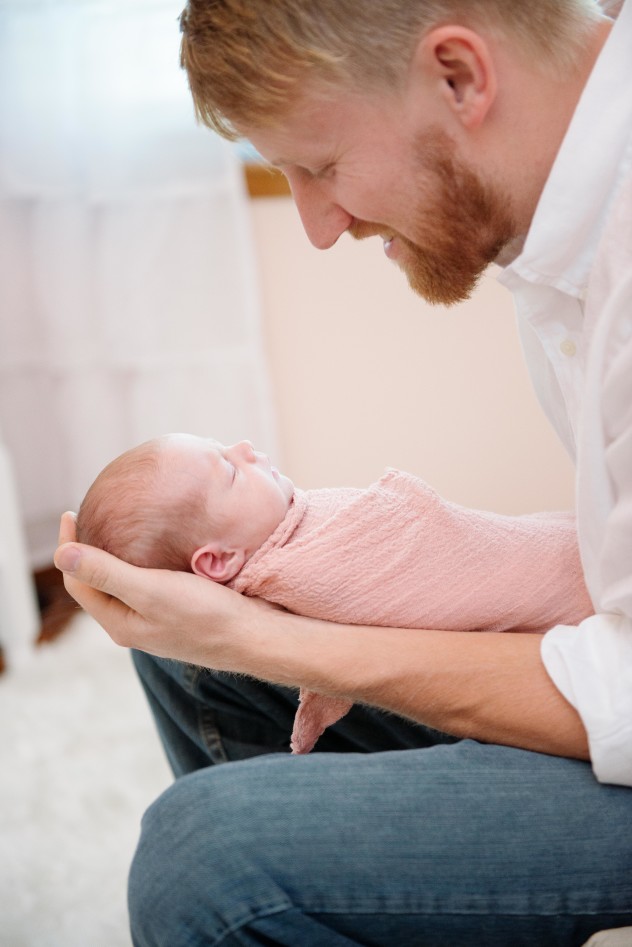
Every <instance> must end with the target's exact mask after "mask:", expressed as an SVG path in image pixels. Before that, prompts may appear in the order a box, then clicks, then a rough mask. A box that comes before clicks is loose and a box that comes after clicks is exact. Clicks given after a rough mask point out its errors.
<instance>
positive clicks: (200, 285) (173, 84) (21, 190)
mask: <svg viewBox="0 0 632 947" xmlns="http://www.w3.org/2000/svg"><path fill="white" fill-rule="evenodd" d="M183 2H184V0H177V2H173V0H119V2H113V0H101V2H98V0H74V2H71V0H48V2H46V0H0V430H2V431H3V434H4V440H5V443H6V444H7V446H8V448H9V450H10V453H11V455H12V458H13V464H14V467H15V469H16V472H17V481H18V485H19V494H20V501H21V506H22V510H23V515H24V519H25V521H26V533H27V537H28V545H29V555H30V559H31V564H32V565H39V564H43V563H45V562H48V561H50V558H51V554H52V551H53V548H54V543H55V534H56V530H57V522H58V519H59V514H60V512H61V511H62V510H64V509H65V508H74V507H76V505H77V503H78V501H79V500H80V498H81V496H82V495H83V492H84V491H85V489H86V488H87V486H88V485H89V483H90V482H91V480H92V479H93V477H94V476H95V475H96V473H97V472H98V470H99V469H100V468H101V466H102V465H103V464H105V463H106V462H107V461H109V460H110V459H111V458H112V457H113V456H114V455H115V454H117V453H119V452H120V451H121V450H124V449H125V448H127V447H129V446H131V445H133V444H134V443H136V442H138V441H140V440H143V439H145V438H147V437H150V436H153V435H155V434H158V433H163V432H167V431H173V430H187V431H192V432H195V433H208V434H212V435H214V436H217V437H218V438H220V439H223V440H228V441H230V440H232V439H236V438H241V437H250V438H251V439H252V440H253V441H255V442H257V444H260V445H261V447H262V448H263V449H265V450H267V451H271V452H273V453H275V455H277V456H278V454H277V447H276V444H275V443H274V423H273V413H272V407H271V402H270V396H269V389H268V382H267V376H266V369H265V363H264V355H263V346H262V340H261V333H260V313H259V302H258V293H257V286H256V278H255V267H254V262H253V250H252V247H251V239H250V232H249V226H248V218H247V209H246V204H245V195H244V193H243V185H242V178H241V175H240V172H239V168H238V166H237V161H236V158H235V157H234V153H233V151H232V149H231V148H230V147H229V146H228V145H226V144H225V143H224V142H222V141H221V140H220V139H218V138H217V137H215V136H213V135H212V134H211V132H209V131H208V130H205V129H200V128H198V127H196V125H195V122H194V117H193V108H192V103H191V100H190V95H189V92H188V89H187V86H186V77H185V75H184V73H182V71H181V70H180V69H179V65H178V46H179V31H178V24H177V17H178V14H179V12H180V8H181V6H182V5H183ZM0 541H1V537H0Z"/></svg>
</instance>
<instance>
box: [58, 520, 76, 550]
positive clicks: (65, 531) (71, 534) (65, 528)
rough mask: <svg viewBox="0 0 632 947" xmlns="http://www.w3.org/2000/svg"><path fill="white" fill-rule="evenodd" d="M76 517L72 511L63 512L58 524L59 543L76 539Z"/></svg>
mask: <svg viewBox="0 0 632 947" xmlns="http://www.w3.org/2000/svg"><path fill="white" fill-rule="evenodd" d="M76 522H77V518H76V516H75V514H74V513H70V512H68V513H64V514H63V515H62V518H61V522H60V524H59V545H60V546H61V545H62V544H63V543H74V542H75V540H76V539H77V526H76Z"/></svg>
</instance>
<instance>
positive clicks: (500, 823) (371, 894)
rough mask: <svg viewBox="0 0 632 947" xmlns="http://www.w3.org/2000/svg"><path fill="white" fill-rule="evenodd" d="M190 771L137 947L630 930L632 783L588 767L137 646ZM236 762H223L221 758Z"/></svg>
mask: <svg viewBox="0 0 632 947" xmlns="http://www.w3.org/2000/svg"><path fill="white" fill-rule="evenodd" d="M135 661H136V665H137V668H138V671H139V674H140V676H141V679H142V681H143V684H144V687H145V689H146V692H147V694H148V697H149V700H150V703H151V706H152V709H153V711H154V714H155V716H156V720H157V723H158V727H159V730H160V733H161V736H162V739H163V742H164V745H165V748H166V751H167V754H168V757H169V759H170V761H171V763H172V765H173V767H174V771H175V773H176V775H177V776H178V779H177V780H176V782H175V783H174V784H173V786H172V787H170V788H169V789H168V790H167V791H166V792H165V793H164V794H163V795H162V796H161V797H160V798H159V799H158V800H157V801H156V802H155V803H154V804H153V805H152V806H151V808H150V809H149V810H148V812H147V813H146V815H145V817H144V820H143V828H142V834H141V839H140V842H139V845H138V849H137V852H136V856H135V859H134V862H133V865H132V870H131V874H130V887H129V897H130V917H131V925H132V937H133V941H134V944H135V947H150V945H151V947H158V945H162V947H202V945H204V947H214V945H219V944H222V945H225V947H229V945H230V947H232V945H240V947H246V945H247V947H254V945H258V947H262V945H275V944H278V945H286V947H343V945H347V947H348V945H359V944H362V945H370V947H378V945H379V947H409V945H410V947H413V945H414V947H520V945H525V947H527V945H528V947H549V945H550V947H553V945H555V947H558V945H562V947H566V945H578V947H579V945H581V944H583V943H584V941H585V940H587V938H588V937H589V936H590V935H591V934H592V933H594V932H595V931H598V930H601V929H603V928H607V927H611V928H613V927H622V926H624V925H626V924H631V923H632V833H631V832H630V826H631V825H632V791H630V790H629V789H625V788H621V787H615V786H600V785H599V784H598V783H597V782H596V781H595V779H594V777H593V775H592V772H591V769H590V767H589V766H588V765H587V764H584V763H580V762H576V761H573V760H562V759H558V758H556V757H549V756H544V755H540V754H535V753H529V752H526V751H523V750H516V749H511V748H507V747H498V746H492V745H483V744H479V743H476V742H474V741H470V740H461V741H456V740H454V739H452V738H448V737H445V736H443V735H441V734H438V733H436V732H435V731H430V730H427V729H426V728H423V727H420V726H416V725H414V724H411V723H409V722H407V721H405V720H402V719H400V718H398V717H396V716H394V715H389V714H384V713H381V712H378V711H374V710H371V709H368V708H362V707H355V708H354V709H353V711H352V712H351V713H350V714H349V715H348V716H347V717H346V718H344V719H343V720H342V721H340V722H339V723H338V724H337V725H336V726H335V727H333V728H331V729H330V731H329V732H328V733H326V734H325V735H324V737H323V738H322V739H321V740H320V741H319V743H318V745H317V750H316V751H314V752H313V753H312V754H310V755H309V756H301V757H293V756H291V755H289V752H288V746H289V734H290V731H291V727H292V719H293V715H294V711H295V709H296V694H295V693H294V692H292V691H290V690H286V689H283V688H275V687H270V686H268V685H263V684H259V683H258V682H255V681H252V680H249V679H245V678H239V677H230V676H226V675H219V674H215V673H212V672H209V671H203V670H200V669H197V668H191V667H188V666H185V665H181V664H177V663H176V662H166V661H161V660H158V659H153V658H150V657H148V656H147V655H140V654H137V655H135ZM213 763H215V764H216V763H222V764H224V765H221V766H217V765H209V764H213Z"/></svg>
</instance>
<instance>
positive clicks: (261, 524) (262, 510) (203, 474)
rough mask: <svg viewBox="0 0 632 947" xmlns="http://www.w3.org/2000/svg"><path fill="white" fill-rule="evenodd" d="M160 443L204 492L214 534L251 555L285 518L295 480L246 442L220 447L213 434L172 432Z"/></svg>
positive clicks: (175, 462)
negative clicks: (199, 435)
mask: <svg viewBox="0 0 632 947" xmlns="http://www.w3.org/2000/svg"><path fill="white" fill-rule="evenodd" d="M164 447H165V449H166V450H167V451H169V452H171V453H172V454H173V463H174V469H175V468H178V469H183V468H184V469H185V470H186V474H187V477H189V476H191V477H195V478H196V480H199V483H200V489H202V490H205V491H206V493H207V498H208V499H207V509H208V512H209V520H210V522H211V523H212V524H213V526H214V533H215V536H214V538H215V539H221V541H222V542H223V543H225V544H227V545H230V546H232V547H234V548H239V549H243V550H244V551H245V552H246V554H247V556H250V555H252V553H253V552H254V551H255V550H256V549H258V548H259V546H261V545H262V543H263V542H265V540H266V539H267V538H268V536H270V535H271V533H273V532H274V530H275V529H276V527H277V526H278V525H279V523H280V522H281V521H282V520H283V518H284V517H285V514H286V513H287V511H288V509H289V506H290V502H291V499H292V496H293V494H294V485H293V483H292V481H291V480H289V479H288V477H285V476H284V475H283V474H280V473H279V471H278V470H277V469H276V467H273V466H272V464H271V463H270V460H269V459H268V457H266V455H265V454H263V453H261V452H260V451H256V450H255V449H254V448H253V446H252V444H251V443H250V441H240V442H239V443H238V444H233V445H232V447H224V445H223V444H220V443H219V442H218V441H215V440H213V439H212V438H205V437H196V436H194V435H192V434H170V435H168V437H167V438H165V439H164ZM218 534H219V535H218Z"/></svg>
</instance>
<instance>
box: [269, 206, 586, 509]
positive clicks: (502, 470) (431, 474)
mask: <svg viewBox="0 0 632 947" xmlns="http://www.w3.org/2000/svg"><path fill="white" fill-rule="evenodd" d="M252 219H253V227H254V233H255V240H256V246H257V253H258V258H259V265H260V271H261V272H260V275H261V282H262V286H263V294H264V318H265V338H266V344H267V348H268V355H269V360H270V365H271V371H272V381H273V386H274V393H275V398H276V403H277V408H278V414H279V433H280V439H281V445H282V452H283V465H284V469H285V471H286V472H287V473H288V475H289V476H291V477H292V478H293V479H294V480H295V482H296V483H297V484H298V485H300V486H302V487H317V486H333V485H343V484H344V485H349V486H364V485H367V484H369V483H370V482H372V481H373V480H375V479H377V478H378V477H379V476H380V475H381V473H382V471H383V469H384V467H386V466H393V467H399V468H401V469H404V470H409V471H411V472H412V473H416V474H418V475H419V476H421V477H423V478H424V479H425V480H427V481H428V482H429V483H431V484H432V485H433V486H434V487H435V488H436V489H438V490H439V492H441V493H442V494H443V495H444V496H446V497H448V498H449V499H452V500H455V501H457V502H460V503H464V504H467V505H469V506H474V507H479V508H482V509H494V510H497V511H499V512H505V513H521V512H528V511H531V510H538V509H569V508H570V507H571V506H572V497H573V471H572V465H571V463H570V461H569V459H568V458H567V456H566V454H565V452H564V451H563V449H562V447H561V446H560V445H559V443H558V442H557V439H556V437H555V435H554V433H553V432H552V430H551V429H550V428H549V426H548V423H547V421H546V419H545V418H544V416H543V414H542V412H541V410H540V408H539V406H538V404H537V402H536V400H535V397H534V395H533V393H532V391H531V388H530V384H529V380H528V377H527V374H526V369H525V367H524V364H523V359H522V354H521V351H520V347H519V342H518V339H517V333H516V329H515V324H514V317H513V308H512V302H511V298H510V296H509V295H508V293H507V292H506V291H505V290H504V289H503V288H502V287H501V286H499V285H498V284H497V283H496V281H495V280H494V279H493V276H489V277H488V278H486V279H485V280H484V281H483V283H482V285H481V286H480V288H479V290H478V292H477V294H476V296H475V298H474V299H472V300H471V301H470V302H468V303H467V304H464V305H462V306H460V307H458V308H454V309H449V310H446V309H435V308H431V307H429V306H427V305H426V304H424V303H423V302H422V301H421V300H419V299H418V298H417V297H416V296H414V295H413V294H412V292H411V291H410V290H409V289H408V286H407V283H406V281H405V279H404V278H403V277H402V275H401V274H400V273H399V271H398V270H397V269H396V268H395V267H394V266H393V265H392V264H390V263H389V262H388V260H387V259H386V258H385V257H384V254H383V250H382V246H381V242H380V241H379V240H377V239H374V240H370V241H366V242H364V243H362V244H358V243H355V242H354V241H353V240H351V239H350V238H347V237H343V238H342V239H341V240H340V241H339V243H338V244H337V246H336V247H335V248H333V249H332V250H329V251H328V252H326V253H322V252H320V251H318V250H315V249H314V248H312V247H311V246H310V245H309V243H308V241H307V238H306V237H305V235H304V234H303V231H302V229H301V226H300V222H299V220H298V216H297V213H296V211H295V208H294V206H293V204H292V202H291V201H290V200H289V199H288V198H271V199H266V200H257V201H253V202H252Z"/></svg>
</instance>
